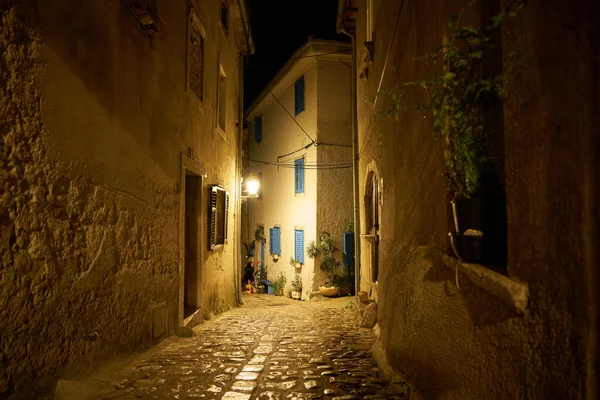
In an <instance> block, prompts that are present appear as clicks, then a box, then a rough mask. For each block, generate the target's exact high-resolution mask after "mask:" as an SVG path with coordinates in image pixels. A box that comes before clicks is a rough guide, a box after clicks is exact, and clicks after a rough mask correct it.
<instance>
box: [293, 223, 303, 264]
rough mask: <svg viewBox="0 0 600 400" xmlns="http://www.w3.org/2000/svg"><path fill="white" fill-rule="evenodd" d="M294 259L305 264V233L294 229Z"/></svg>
mask: <svg viewBox="0 0 600 400" xmlns="http://www.w3.org/2000/svg"><path fill="white" fill-rule="evenodd" d="M294 259H295V260H296V261H299V262H301V263H302V264H304V231H303V230H301V229H294Z"/></svg>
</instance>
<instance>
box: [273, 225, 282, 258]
mask: <svg viewBox="0 0 600 400" xmlns="http://www.w3.org/2000/svg"><path fill="white" fill-rule="evenodd" d="M273 253H275V254H277V255H281V229H280V228H278V227H275V228H273Z"/></svg>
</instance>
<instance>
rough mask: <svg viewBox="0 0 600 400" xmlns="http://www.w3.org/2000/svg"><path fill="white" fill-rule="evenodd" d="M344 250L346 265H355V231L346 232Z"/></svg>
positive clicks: (343, 242) (343, 243)
mask: <svg viewBox="0 0 600 400" xmlns="http://www.w3.org/2000/svg"><path fill="white" fill-rule="evenodd" d="M342 252H343V253H344V265H345V266H347V267H354V233H344V237H343V241H342Z"/></svg>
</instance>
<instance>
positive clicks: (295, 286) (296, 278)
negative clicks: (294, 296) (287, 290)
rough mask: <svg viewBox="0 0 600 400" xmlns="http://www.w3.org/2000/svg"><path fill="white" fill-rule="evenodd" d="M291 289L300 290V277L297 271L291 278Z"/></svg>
mask: <svg viewBox="0 0 600 400" xmlns="http://www.w3.org/2000/svg"><path fill="white" fill-rule="evenodd" d="M291 284H292V289H293V290H295V291H296V292H301V291H302V278H301V277H300V274H299V273H298V272H296V274H295V276H294V279H292V282H291Z"/></svg>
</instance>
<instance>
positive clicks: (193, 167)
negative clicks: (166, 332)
mask: <svg viewBox="0 0 600 400" xmlns="http://www.w3.org/2000/svg"><path fill="white" fill-rule="evenodd" d="M180 156H181V157H180V176H179V189H180V190H179V192H180V196H179V227H178V231H179V232H178V233H179V303H178V306H177V325H178V326H182V325H183V314H184V308H183V307H184V304H185V299H184V293H185V176H186V175H187V174H188V173H191V174H193V175H196V176H198V178H199V179H200V192H202V191H203V189H204V171H205V169H204V166H203V165H202V164H201V163H200V162H198V161H196V160H194V159H192V158H190V157H188V156H187V155H185V154H183V153H180ZM201 201H202V203H204V199H202V200H201ZM204 209H205V207H202V206H201V207H200V220H201V221H204V220H205V216H206V215H205V211H204ZM203 236H204V229H199V232H198V259H199V260H201V261H200V265H199V266H198V268H199V269H200V270H201V269H202V266H203V263H202V261H203V260H204V255H205V253H204V252H205V249H204V246H202V245H201V244H202V243H205V241H204V239H205V238H204V237H203Z"/></svg>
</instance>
